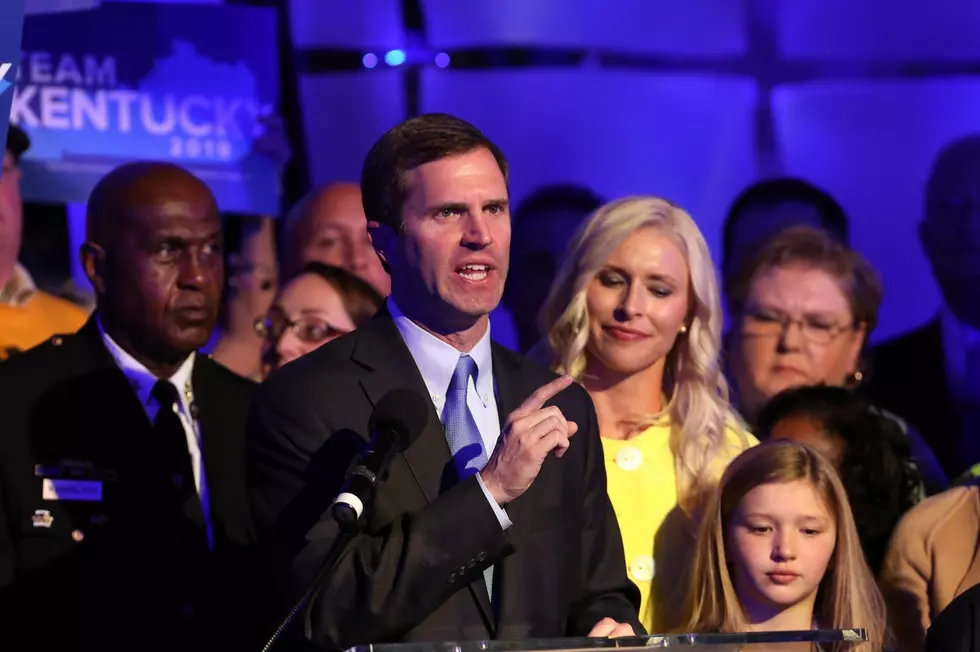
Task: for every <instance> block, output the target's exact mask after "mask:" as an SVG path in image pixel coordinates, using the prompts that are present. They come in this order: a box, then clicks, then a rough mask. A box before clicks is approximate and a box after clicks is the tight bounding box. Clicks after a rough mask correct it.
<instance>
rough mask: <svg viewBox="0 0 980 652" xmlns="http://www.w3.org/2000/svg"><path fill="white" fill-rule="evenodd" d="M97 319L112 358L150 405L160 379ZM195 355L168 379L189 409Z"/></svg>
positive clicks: (141, 401)
mask: <svg viewBox="0 0 980 652" xmlns="http://www.w3.org/2000/svg"><path fill="white" fill-rule="evenodd" d="M95 321H96V324H98V326H99V335H101V336H102V341H103V342H104V343H105V346H106V348H107V349H109V353H110V355H112V359H113V360H115V361H116V364H117V365H118V366H119V368H120V369H121V370H122V372H123V374H125V376H126V379H127V380H128V381H129V384H130V386H132V388H133V389H134V390H135V391H136V395H137V396H138V397H139V399H140V403H141V404H142V405H143V406H147V405H149V404H150V393H151V392H152V391H153V386H154V385H156V383H157V380H159V379H158V378H157V377H156V376H154V375H153V373H152V372H151V371H150V370H149V369H147V368H146V367H145V366H144V365H143V364H142V363H141V362H140V361H139V360H137V359H136V358H134V357H133V356H131V355H130V354H129V353H127V352H126V351H124V350H123V348H122V347H121V346H119V345H118V344H117V343H116V342H115V340H113V339H112V338H111V337H109V334H108V333H106V332H105V328H103V327H102V320H101V319H100V318H99V317H98V316H96V318H95ZM194 357H195V354H194V353H191V354H190V355H189V356H187V360H185V361H184V363H183V364H182V365H180V367H179V368H178V369H177V371H175V372H174V374H173V375H172V376H171V377H170V378H169V379H168V380H170V382H171V383H173V385H174V387H176V388H177V394H178V395H179V396H180V401H181V403H182V404H183V405H184V408H185V409H189V403H190V399H189V397H188V393H190V391H191V373H192V372H193V371H194Z"/></svg>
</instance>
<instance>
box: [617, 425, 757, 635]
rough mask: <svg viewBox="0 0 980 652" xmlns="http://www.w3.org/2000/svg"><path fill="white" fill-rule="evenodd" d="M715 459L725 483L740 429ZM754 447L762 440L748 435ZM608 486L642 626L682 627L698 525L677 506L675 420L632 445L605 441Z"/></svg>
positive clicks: (631, 441)
mask: <svg viewBox="0 0 980 652" xmlns="http://www.w3.org/2000/svg"><path fill="white" fill-rule="evenodd" d="M726 434H727V436H728V446H727V447H725V448H723V449H722V450H721V452H720V453H719V455H718V457H717V458H716V459H715V462H714V465H713V467H712V476H713V477H714V478H715V480H716V481H717V480H718V479H720V478H721V474H722V473H723V472H724V470H725V467H726V466H728V463H729V462H730V461H731V460H732V459H734V458H735V457H736V456H737V455H738V454H739V453H740V452H742V450H744V448H743V444H742V441H741V439H740V438H739V436H738V433H737V432H736V431H735V430H732V429H728V431H727V433H726ZM746 439H747V440H748V444H749V446H754V445H756V444H757V443H759V442H758V440H757V439H756V438H755V437H753V436H752V435H750V434H747V433H746ZM602 448H603V456H604V458H605V466H606V478H607V487H608V492H609V498H610V500H611V501H612V504H613V509H614V510H615V512H616V518H617V520H618V521H619V529H620V531H621V532H622V536H623V547H624V549H625V553H626V570H627V574H628V576H629V578H630V579H631V580H632V581H633V583H634V584H636V585H637V586H638V587H639V589H640V594H641V603H640V622H641V623H642V624H643V626H644V627H645V628H646V630H647V632H648V633H651V634H653V633H662V632H666V631H668V630H670V629H672V628H674V627H677V626H679V625H680V623H679V622H677V621H678V620H679V618H680V607H681V606H682V601H683V599H684V594H685V592H686V591H687V571H688V567H689V564H690V562H691V561H692V555H691V553H693V551H694V547H695V539H696V532H695V528H696V524H694V523H692V522H691V520H690V519H689V518H688V517H687V515H685V514H684V512H683V511H682V510H681V509H680V508H679V507H678V506H677V473H676V471H675V468H674V456H673V454H672V453H671V452H670V421H669V419H668V417H666V416H664V418H663V419H662V420H661V421H659V422H657V423H655V424H654V425H652V426H650V427H649V428H647V429H646V430H644V431H643V432H641V433H640V434H639V435H637V436H635V437H633V438H631V439H629V440H625V441H624V440H614V439H605V438H603V439H602Z"/></svg>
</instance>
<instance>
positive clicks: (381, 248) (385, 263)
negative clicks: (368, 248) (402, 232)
mask: <svg viewBox="0 0 980 652" xmlns="http://www.w3.org/2000/svg"><path fill="white" fill-rule="evenodd" d="M368 233H369V234H370V235H371V244H372V245H374V251H375V252H377V254H378V258H380V259H381V266H382V267H384V269H385V271H386V272H388V273H389V274H391V258H390V256H391V254H392V252H394V251H395V247H396V242H397V238H398V233H397V232H396V231H395V229H393V228H392V227H390V226H388V225H387V224H382V223H381V222H368Z"/></svg>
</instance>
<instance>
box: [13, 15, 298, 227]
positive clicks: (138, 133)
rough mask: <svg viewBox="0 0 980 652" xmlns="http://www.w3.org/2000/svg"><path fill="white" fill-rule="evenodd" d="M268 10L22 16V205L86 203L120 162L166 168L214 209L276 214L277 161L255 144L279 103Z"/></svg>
mask: <svg viewBox="0 0 980 652" xmlns="http://www.w3.org/2000/svg"><path fill="white" fill-rule="evenodd" d="M278 70H279V65H278V52H277V46H276V14H275V10H273V9H266V8H256V7H244V6H234V5H229V6H223V5H211V6H201V5H188V4H177V5H173V4H166V5H164V4H155V3H147V4H129V3H126V4H106V5H103V6H101V7H99V8H98V9H94V10H91V11H80V12H71V13H65V14H43V15H31V16H28V17H27V18H26V19H25V20H24V37H23V43H22V48H21V65H20V66H19V69H18V71H17V77H16V86H15V89H14V90H15V92H14V93H13V105H12V108H11V112H10V119H11V121H12V122H13V123H15V124H17V125H19V126H20V127H21V128H23V129H24V131H26V132H27V133H28V135H29V136H30V137H31V140H32V145H31V149H30V150H28V152H27V154H26V155H25V157H24V159H23V161H22V164H21V166H22V168H23V171H24V177H23V188H22V191H23V194H24V197H25V198H26V199H29V200H35V201H52V202H85V201H87V199H88V196H89V193H90V192H91V190H92V188H93V187H94V185H95V184H96V182H97V181H98V180H99V179H100V178H101V177H102V176H104V175H105V174H106V173H107V172H108V171H110V170H111V169H112V168H114V167H115V166H117V165H119V164H121V163H125V162H128V161H135V160H155V161H169V162H172V163H176V164H178V165H181V166H183V167H185V168H187V169H188V170H190V171H191V172H193V173H194V174H196V175H197V176H199V177H200V178H201V179H202V180H204V182H205V183H207V184H208V185H209V186H210V188H211V190H212V191H213V192H214V194H215V196H216V197H217V199H218V205H219V206H220V208H221V209H222V210H226V211H236V212H245V213H253V214H271V215H275V214H277V213H278V209H279V205H278V194H279V192H278V191H279V178H278V172H279V171H278V169H277V163H276V162H275V161H274V160H273V159H272V158H271V157H270V156H268V155H266V154H265V153H263V152H261V151H256V150H255V148H254V147H253V143H254V141H255V139H256V138H257V137H259V136H260V135H261V133H262V125H261V118H262V117H263V116H265V115H268V114H270V113H271V112H273V111H274V108H275V106H276V102H277V95H278V88H279V79H278Z"/></svg>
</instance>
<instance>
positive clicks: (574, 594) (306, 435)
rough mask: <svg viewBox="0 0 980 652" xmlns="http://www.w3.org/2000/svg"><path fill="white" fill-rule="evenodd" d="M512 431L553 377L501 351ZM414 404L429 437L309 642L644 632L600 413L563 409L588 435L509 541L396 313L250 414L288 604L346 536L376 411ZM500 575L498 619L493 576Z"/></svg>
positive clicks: (336, 578) (395, 474) (343, 563)
mask: <svg viewBox="0 0 980 652" xmlns="http://www.w3.org/2000/svg"><path fill="white" fill-rule="evenodd" d="M492 356H493V357H492V360H493V373H494V379H495V381H496V385H497V395H496V399H497V406H498V410H499V413H500V420H501V426H503V423H504V420H505V419H506V417H507V415H508V414H509V413H510V412H511V411H513V410H514V409H516V408H517V407H518V406H519V405H520V404H521V402H523V401H524V399H525V398H527V396H529V395H530V394H531V392H533V391H534V390H535V389H537V388H538V387H539V386H541V385H543V384H545V383H547V382H548V381H550V380H552V379H553V378H554V377H555V376H554V374H552V373H551V372H550V371H548V370H547V369H545V368H544V367H540V366H538V365H536V364H534V363H532V362H530V361H529V360H527V359H526V358H524V357H522V356H520V355H518V354H516V353H513V352H511V351H509V350H507V349H506V348H504V347H501V346H498V345H496V344H494V345H493V354H492ZM402 387H405V388H410V389H413V390H415V391H417V392H418V393H419V395H420V397H421V399H420V400H424V401H426V405H427V408H428V412H429V417H428V423H427V425H426V427H425V429H424V430H423V432H422V433H421V435H420V436H419V438H418V439H417V440H416V441H415V442H414V443H413V444H412V445H411V446H410V447H409V448H408V449H407V450H406V451H405V452H404V453H403V454H401V455H399V456H396V458H395V459H394V462H393V463H392V466H391V470H390V474H389V478H388V480H387V482H386V483H385V484H383V485H382V486H381V488H380V490H379V492H378V499H377V501H376V503H375V505H374V508H373V509H371V510H370V511H369V513H367V514H366V515H365V517H364V519H363V520H364V528H363V531H362V533H361V534H359V535H358V538H357V539H356V540H355V542H354V543H353V544H352V545H350V546H349V547H348V549H347V550H346V553H345V555H344V556H343V557H342V559H341V560H340V562H339V563H338V565H337V566H336V568H335V572H334V573H333V575H332V578H331V579H330V581H329V582H328V583H327V584H326V586H325V587H324V588H323V590H322V591H321V592H320V593H319V594H318V596H317V597H316V599H315V600H314V601H313V602H312V603H311V607H310V609H309V611H308V613H307V615H306V618H307V622H306V626H307V628H308V634H307V635H308V637H309V638H310V639H312V640H313V641H314V642H316V643H318V644H320V645H327V646H331V645H332V646H340V647H346V646H349V645H352V644H359V643H376V642H391V641H402V640H408V641H447V640H483V639H487V638H496V639H511V640H513V639H524V638H531V637H560V636H584V635H586V634H588V632H589V630H590V629H591V628H592V626H593V625H595V623H596V622H598V621H599V620H601V619H602V618H603V617H605V616H609V617H612V618H614V619H616V620H618V621H620V622H628V623H631V624H632V625H633V628H634V631H636V632H637V633H638V634H640V633H642V628H641V627H640V624H639V622H638V620H637V611H638V607H639V592H638V590H637V589H636V587H635V586H634V585H633V584H632V583H631V582H630V581H629V579H627V577H626V570H625V562H624V558H623V542H622V539H621V537H620V533H619V527H618V525H617V522H616V517H615V514H614V512H613V509H612V506H611V503H610V501H609V499H608V496H607V494H606V477H605V469H604V466H603V459H602V448H601V442H600V441H599V432H598V425H597V423H596V416H595V410H594V408H593V406H592V401H591V399H590V398H589V396H588V394H587V393H586V392H585V390H584V389H582V388H581V387H579V386H577V385H576V386H573V387H570V388H569V389H567V390H565V391H563V392H562V393H561V394H559V395H558V396H556V397H555V398H554V399H553V400H552V401H551V404H553V405H556V406H558V407H559V408H560V409H561V411H562V413H563V414H564V415H565V417H566V418H568V419H569V420H572V421H575V422H576V423H577V424H578V425H579V431H578V433H577V434H576V435H575V436H574V437H573V438H572V443H571V447H570V448H569V449H568V451H567V453H566V454H565V455H564V456H563V457H562V458H561V459H557V458H555V457H554V456H549V457H548V458H547V460H546V461H545V462H544V465H543V467H542V469H541V472H540V475H539V476H538V478H537V479H536V480H535V482H534V484H532V486H531V487H530V489H528V491H527V492H526V493H525V494H524V495H523V496H521V497H520V498H518V499H517V500H515V501H514V502H512V503H510V504H509V505H507V506H506V510H507V513H508V515H509V517H510V519H511V520H512V522H513V526H512V527H511V528H510V529H508V530H507V531H506V532H505V531H503V530H502V528H501V527H500V524H499V523H498V521H497V518H496V516H495V514H494V512H493V509H492V508H491V506H490V504H489V503H488V501H487V498H486V497H485V495H484V493H483V491H482V490H481V488H480V486H479V483H478V480H477V477H476V476H471V477H469V478H467V479H466V480H463V481H462V482H458V483H453V482H452V481H451V478H452V476H453V471H452V469H453V463H452V458H451V455H450V451H449V446H448V444H447V443H446V437H445V433H444V431H443V428H442V425H441V423H440V421H439V417H438V415H437V414H436V412H435V409H434V408H433V407H432V404H431V402H430V399H429V396H428V392H427V391H426V388H425V385H424V382H423V380H422V377H421V375H420V373H419V371H418V368H417V367H416V365H415V362H414V360H413V358H412V356H411V353H410V352H409V350H408V348H407V347H406V346H405V344H404V342H403V340H402V339H401V336H400V334H399V333H398V330H397V328H396V327H395V325H394V322H393V321H392V319H391V317H390V316H389V315H388V314H387V311H382V312H381V313H380V314H379V315H378V316H377V317H375V318H374V319H373V320H371V321H370V322H369V323H368V324H366V325H365V326H362V327H361V328H360V329H358V330H357V331H355V332H354V333H351V334H350V335H347V336H344V337H342V338H340V339H338V340H335V341H333V342H331V343H329V344H327V345H325V346H323V347H321V348H320V349H318V350H316V351H314V352H312V353H310V354H307V355H306V356H304V357H303V358H300V359H299V360H296V361H295V362H293V363H290V364H289V365H287V366H286V367H284V368H283V369H281V370H280V371H279V372H278V373H275V374H273V375H272V376H271V377H270V378H269V379H268V380H267V381H266V382H265V383H263V385H262V386H261V387H260V389H259V393H258V396H257V397H256V400H255V402H254V403H253V414H252V418H251V419H250V422H249V427H248V434H247V437H246V440H247V462H246V464H247V472H248V475H247V480H248V483H249V498H250V501H251V504H252V511H253V515H254V516H255V519H256V524H257V526H258V528H259V533H260V537H261V536H262V535H268V537H269V538H268V540H267V541H266V544H267V545H268V546H269V548H270V550H272V561H273V562H274V563H275V562H278V563H279V564H280V568H281V576H282V577H283V578H284V579H285V580H286V581H285V582H284V586H283V587H282V588H283V590H284V591H285V595H287V596H288V601H289V602H290V603H291V602H292V601H293V600H295V598H296V597H297V596H298V595H300V594H301V593H302V592H303V590H304V589H305V586H306V583H307V582H308V581H309V580H310V578H311V577H312V576H313V575H314V573H315V571H316V568H317V566H318V565H319V563H320V561H321V560H322V559H323V558H324V556H325V554H326V551H327V549H328V548H329V547H330V544H331V542H332V541H333V539H334V538H335V537H336V536H337V527H336V525H335V524H334V522H333V520H332V518H331V517H330V515H329V512H328V511H327V508H328V507H329V504H330V502H331V501H332V500H333V497H334V496H335V495H336V493H337V491H338V489H339V487H340V485H341V483H342V480H343V477H344V473H345V471H346V469H347V467H348V465H349V463H350V460H351V458H352V457H353V456H354V455H356V454H357V453H359V452H361V450H362V449H363V447H364V444H365V440H366V438H367V435H368V433H367V432H366V430H367V423H368V419H369V417H370V415H371V411H372V407H373V405H374V404H375V403H377V402H378V400H379V399H380V398H381V397H382V396H384V395H385V394H386V393H387V392H388V391H390V390H392V389H395V388H402ZM490 565H494V566H495V579H494V585H495V591H497V590H499V593H498V595H499V597H498V600H497V602H498V604H497V605H496V608H494V607H492V606H491V603H490V600H489V598H488V597H487V591H486V584H485V583H484V579H483V570H484V569H485V568H486V567H488V566H490Z"/></svg>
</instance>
